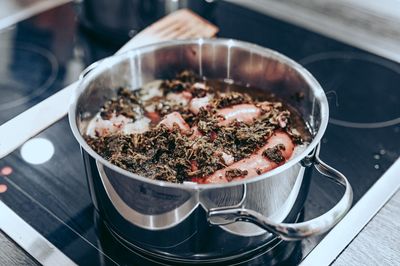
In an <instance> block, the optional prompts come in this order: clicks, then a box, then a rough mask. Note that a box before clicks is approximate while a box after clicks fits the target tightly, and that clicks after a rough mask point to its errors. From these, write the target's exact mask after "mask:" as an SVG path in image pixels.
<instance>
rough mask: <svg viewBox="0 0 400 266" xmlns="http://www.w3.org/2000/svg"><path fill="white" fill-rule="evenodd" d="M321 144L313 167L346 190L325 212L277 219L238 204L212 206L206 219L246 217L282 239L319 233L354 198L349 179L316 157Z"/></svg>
mask: <svg viewBox="0 0 400 266" xmlns="http://www.w3.org/2000/svg"><path fill="white" fill-rule="evenodd" d="M319 149H320V146H319V145H318V146H317V149H316V153H315V157H314V158H315V159H314V160H315V162H314V166H315V168H316V169H317V170H318V171H319V172H320V173H321V174H322V175H324V176H326V177H328V178H329V179H331V180H332V181H334V182H335V183H337V184H339V185H341V186H343V187H344V188H345V192H344V194H343V196H342V198H341V200H340V201H339V202H338V203H337V204H336V205H335V206H334V207H333V208H332V209H331V210H329V211H328V212H326V213H324V214H323V215H321V216H319V217H316V218H314V219H312V220H310V221H306V222H301V223H276V222H273V221H272V220H271V219H268V218H267V217H265V216H263V215H261V214H260V213H257V212H255V211H253V210H249V209H246V208H243V207H242V206H239V207H236V208H235V207H234V208H230V207H224V208H214V209H211V210H210V211H209V213H208V219H209V222H210V223H211V224H214V225H224V224H227V223H234V222H236V221H246V222H250V223H254V224H256V225H258V226H260V227H261V228H264V229H265V230H267V231H269V232H273V233H275V234H276V235H278V236H280V237H281V238H282V239H284V240H298V239H303V238H306V237H309V236H312V235H315V234H322V233H324V232H326V231H328V230H329V229H331V228H332V227H333V226H334V225H335V224H337V223H338V222H339V221H340V220H341V219H342V218H343V217H344V216H345V214H346V213H347V212H348V210H349V209H350V207H351V203H352V201H353V191H352V188H351V185H350V183H349V181H348V180H347V179H346V177H345V176H344V175H343V174H342V173H340V172H339V171H337V170H335V169H333V168H332V167H330V166H328V165H327V164H326V163H324V162H323V161H322V160H321V159H320V158H319Z"/></svg>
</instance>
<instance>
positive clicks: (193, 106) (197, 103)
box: [189, 94, 213, 114]
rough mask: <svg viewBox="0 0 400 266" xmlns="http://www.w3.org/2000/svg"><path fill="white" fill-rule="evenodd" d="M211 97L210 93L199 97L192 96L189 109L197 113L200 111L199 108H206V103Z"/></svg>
mask: <svg viewBox="0 0 400 266" xmlns="http://www.w3.org/2000/svg"><path fill="white" fill-rule="evenodd" d="M212 98H213V96H212V95H211V94H207V95H206V96H204V97H201V98H193V99H192V100H191V101H190V105H189V109H190V111H191V112H192V113H194V114H198V113H199V111H200V108H202V107H203V108H206V107H207V105H208V104H209V102H210V100H211V99H212Z"/></svg>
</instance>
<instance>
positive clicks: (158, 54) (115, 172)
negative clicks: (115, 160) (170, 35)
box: [69, 39, 352, 261]
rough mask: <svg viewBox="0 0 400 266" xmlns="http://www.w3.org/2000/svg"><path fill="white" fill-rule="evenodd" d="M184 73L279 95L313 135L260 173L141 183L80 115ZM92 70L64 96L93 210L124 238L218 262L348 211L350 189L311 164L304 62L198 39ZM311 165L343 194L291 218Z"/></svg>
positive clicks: (310, 90)
mask: <svg viewBox="0 0 400 266" xmlns="http://www.w3.org/2000/svg"><path fill="white" fill-rule="evenodd" d="M184 69H189V70H193V71H195V72H196V73H198V74H200V75H201V76H204V77H206V78H207V79H224V80H227V81H237V82H240V83H242V84H245V85H250V87H257V88H260V89H263V90H265V91H268V92H273V93H275V94H276V95H279V97H280V98H281V99H283V100H284V101H286V102H287V103H289V104H290V105H291V106H292V107H294V108H296V109H297V110H298V111H299V112H300V113H301V115H302V117H303V118H304V120H305V122H306V124H307V126H308V127H309V130H310V131H311V133H312V135H313V140H312V141H311V143H309V144H308V145H307V147H305V148H304V149H303V150H302V151H300V152H298V154H296V155H295V156H293V157H292V158H291V159H290V160H289V161H288V162H287V163H285V164H284V165H282V166H280V167H278V168H276V169H274V170H272V171H270V172H268V173H266V174H263V175H261V176H259V177H255V178H252V179H248V180H243V181H240V182H231V183H228V184H223V185H199V184H172V183H167V182H161V181H154V180H149V179H147V178H144V177H141V176H137V175H135V174H134V173H130V172H127V171H125V170H123V169H120V168H118V167H116V166H114V165H112V164H110V163H109V162H107V161H106V160H104V159H103V158H101V157H100V156H99V155H98V154H96V153H95V152H94V151H93V150H92V149H91V148H90V147H89V146H88V145H87V144H86V142H85V140H84V139H83V138H82V134H84V132H85V130H86V126H87V123H88V121H89V120H90V119H91V118H92V117H93V116H94V115H95V114H96V113H97V111H98V110H99V108H100V107H101V105H102V104H103V103H104V101H105V99H108V98H111V97H113V96H115V95H116V89H117V88H118V87H120V86H129V87H130V88H132V89H135V88H139V87H140V86H142V85H143V84H146V83H147V82H150V81H152V80H155V79H164V78H171V77H174V76H175V74H176V73H177V72H179V71H181V70H184ZM90 70H91V71H90V72H89V71H88V73H85V76H84V77H83V78H82V80H81V82H80V85H79V88H78V90H77V91H76V94H75V95H74V97H73V99H72V103H71V107H70V112H69V118H70V123H71V127H72V130H73V132H74V135H75V137H76V138H77V140H78V141H79V143H80V144H81V146H82V148H83V149H82V150H83V157H84V161H85V166H86V173H87V178H88V182H89V187H90V190H91V196H92V199H93V202H94V204H95V207H96V208H97V210H98V211H99V212H100V215H101V216H102V217H103V218H104V220H105V221H106V223H107V224H108V226H109V228H111V230H112V231H113V232H114V233H115V234H116V235H118V236H119V237H120V239H122V240H123V241H124V242H126V243H128V244H130V245H132V246H135V247H136V248H138V249H141V250H142V251H144V252H148V253H151V254H152V255H157V256H161V257H163V256H165V257H169V258H175V259H176V260H177V261H184V260H220V259H221V258H233V257H235V256H238V255H243V254H246V253H248V252H252V251H254V250H256V249H258V248H260V247H263V246H265V245H268V243H270V242H271V241H273V240H274V239H275V238H276V235H278V236H280V237H281V238H283V239H289V240H293V239H301V238H304V237H307V236H309V235H313V234H316V233H321V232H324V231H326V230H328V229H330V228H331V227H332V226H333V225H334V224H335V223H337V222H338V221H339V220H340V219H341V217H343V215H344V214H345V213H346V212H347V210H348V209H349V207H350V205H351V200H352V198H351V187H350V185H349V184H348V182H347V180H346V179H345V177H344V176H343V175H341V174H340V173H339V172H337V171H335V170H334V169H332V168H330V167H329V166H327V165H325V164H324V163H323V162H321V161H320V160H319V157H318V149H316V148H317V145H318V143H319V141H320V139H321V137H322V135H323V133H324V131H325V128H326V126H327V122H328V104H327V100H326V97H325V94H324V92H323V90H322V88H321V87H320V86H319V84H318V82H317V81H315V80H314V78H313V77H312V76H311V75H310V74H309V73H308V72H307V71H306V70H305V69H304V68H303V67H301V66H300V65H298V64H297V63H295V62H294V61H292V60H290V59H288V58H286V57H285V56H283V55H281V54H279V53H277V52H274V51H272V50H268V49H265V48H261V47H259V46H256V45H253V44H249V43H245V42H239V41H234V40H225V39H213V40H203V39H200V40H188V41H173V42H166V43H161V44H155V45H151V46H146V47H143V48H139V49H135V50H132V51H129V52H127V53H124V54H121V55H118V56H113V57H110V58H107V59H105V60H103V61H102V62H100V63H98V64H96V66H95V67H92V68H91V69H90ZM250 87H249V89H250ZM296 95H297V96H298V95H301V96H302V99H301V100H299V97H295V96H296ZM313 151H314V152H313ZM310 154H311V155H310ZM313 163H314V165H315V166H316V168H317V169H318V170H320V171H321V172H323V173H324V174H325V175H326V176H328V177H330V178H331V179H333V180H334V181H337V182H338V183H341V184H342V185H344V186H345V187H346V191H345V194H344V195H343V198H342V200H341V201H340V202H339V203H338V204H337V205H336V206H335V207H334V208H333V209H332V210H331V211H329V212H328V213H326V214H324V215H323V216H321V217H319V218H316V219H314V220H311V221H309V222H306V223H300V224H295V223H294V224H292V223H290V222H294V220H295V218H296V215H297V214H299V213H300V211H301V209H302V207H303V204H304V200H305V197H306V196H307V193H308V187H309V176H308V174H307V172H309V171H310V167H309V166H310V165H312V164H313Z"/></svg>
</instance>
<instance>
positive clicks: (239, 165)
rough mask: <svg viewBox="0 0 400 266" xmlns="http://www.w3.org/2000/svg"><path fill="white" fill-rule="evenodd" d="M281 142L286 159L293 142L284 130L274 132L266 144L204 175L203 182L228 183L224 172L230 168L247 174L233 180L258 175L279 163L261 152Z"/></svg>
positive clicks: (291, 151)
mask: <svg viewBox="0 0 400 266" xmlns="http://www.w3.org/2000/svg"><path fill="white" fill-rule="evenodd" d="M279 144H283V145H284V146H285V149H284V150H282V155H283V156H284V157H285V160H288V159H289V158H290V157H291V156H292V153H293V150H294V143H293V142H292V140H291V139H290V137H289V135H288V134H286V133H284V132H276V133H275V134H274V135H272V136H271V137H270V138H269V139H268V141H267V144H265V145H264V146H263V147H262V148H261V149H259V150H258V151H257V152H256V153H255V154H253V155H251V156H250V157H248V158H245V159H242V160H240V161H238V162H236V163H234V164H232V165H230V166H229V167H226V168H224V169H221V170H218V171H216V172H215V173H213V174H212V175H209V176H208V177H205V178H204V179H203V183H207V184H220V183H228V182H230V181H229V180H228V179H227V178H226V176H225V174H226V171H228V170H232V169H239V170H242V171H247V175H245V176H241V177H236V178H234V179H233V180H238V179H242V178H251V177H255V176H258V175H260V174H263V173H266V172H268V171H270V170H272V169H274V168H276V167H278V166H279V165H278V164H277V163H275V162H273V161H271V160H269V159H268V158H266V157H264V156H263V155H262V153H263V152H264V151H265V150H266V149H268V148H273V147H275V146H276V145H279Z"/></svg>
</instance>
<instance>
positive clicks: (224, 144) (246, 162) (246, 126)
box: [85, 71, 310, 183]
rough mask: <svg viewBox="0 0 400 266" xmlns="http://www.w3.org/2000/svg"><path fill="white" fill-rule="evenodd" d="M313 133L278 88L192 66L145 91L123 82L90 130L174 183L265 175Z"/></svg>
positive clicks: (114, 152) (122, 159) (134, 166)
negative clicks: (276, 93)
mask: <svg viewBox="0 0 400 266" xmlns="http://www.w3.org/2000/svg"><path fill="white" fill-rule="evenodd" d="M249 92H251V94H249ZM309 138H310V136H309V134H307V130H306V127H305V124H304V122H303V121H302V119H301V118H300V116H299V115H298V114H297V112H295V111H294V110H292V109H291V108H289V107H288V106H285V104H284V103H282V102H281V101H278V100H276V98H275V97H273V95H267V94H266V93H265V92H262V93H261V91H260V90H258V91H257V89H254V88H251V90H250V89H249V88H247V87H245V86H239V85H236V84H230V83H226V82H221V81H215V80H211V81H210V80H208V81H207V80H204V79H202V78H200V77H198V76H196V75H195V74H194V73H192V72H189V71H183V72H181V73H180V74H178V75H177V76H176V78H174V79H169V80H162V81H154V82H151V83H149V84H147V85H145V86H143V87H142V88H141V89H138V90H133V91H132V90H129V89H127V88H119V89H118V94H117V96H116V97H115V98H114V99H111V100H108V101H107V102H105V104H104V105H103V107H102V108H101V110H99V113H98V114H97V115H96V116H95V117H94V118H93V119H92V120H91V121H90V123H89V124H88V127H87V131H86V134H85V139H86V141H87V142H88V144H89V145H90V146H91V147H92V148H93V149H94V150H95V151H96V152H97V153H98V154H100V155H101V156H102V157H104V158H105V159H107V160H108V161H110V162H111V163H113V164H115V165H117V166H119V167H121V168H123V169H126V170H128V171H131V172H133V173H136V174H138V175H141V176H145V177H147V178H151V179H156V180H164V181H169V182H174V183H183V182H197V183H225V182H230V181H233V180H238V179H242V178H250V177H254V176H258V175H261V174H263V173H265V172H267V171H269V170H271V169H274V168H276V167H278V166H279V165H282V164H284V163H285V162H286V161H287V160H289V159H290V158H291V156H292V154H293V153H294V151H295V149H298V148H299V147H302V146H304V143H305V142H307V141H309Z"/></svg>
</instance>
